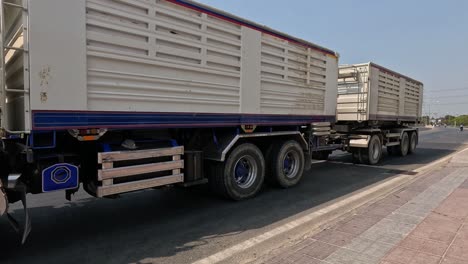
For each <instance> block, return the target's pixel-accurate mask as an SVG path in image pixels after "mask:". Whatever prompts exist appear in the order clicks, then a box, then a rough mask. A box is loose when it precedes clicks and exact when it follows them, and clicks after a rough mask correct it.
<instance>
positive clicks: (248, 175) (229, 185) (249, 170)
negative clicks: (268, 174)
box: [209, 143, 265, 200]
mask: <svg viewBox="0 0 468 264" xmlns="http://www.w3.org/2000/svg"><path fill="white" fill-rule="evenodd" d="M264 178H265V160H264V158H263V154H262V152H261V151H260V149H258V148H257V147H256V146H255V145H253V144H249V143H246V144H242V145H239V146H237V147H236V148H235V149H234V150H233V151H232V152H231V153H230V154H229V156H228V157H227V159H226V161H225V162H224V163H221V162H218V163H215V164H212V165H211V170H210V175H209V180H210V186H211V188H212V189H213V190H214V191H215V192H216V193H218V194H221V195H222V196H224V197H226V198H230V199H233V200H243V199H248V198H251V197H253V196H255V195H256V194H257V193H258V192H259V191H260V189H261V187H262V185H263V181H264Z"/></svg>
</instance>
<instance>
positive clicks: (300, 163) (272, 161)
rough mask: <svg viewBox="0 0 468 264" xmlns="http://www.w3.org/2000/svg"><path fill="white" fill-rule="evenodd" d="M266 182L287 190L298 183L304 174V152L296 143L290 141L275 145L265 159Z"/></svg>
mask: <svg viewBox="0 0 468 264" xmlns="http://www.w3.org/2000/svg"><path fill="white" fill-rule="evenodd" d="M267 164H268V167H269V173H268V175H267V177H268V182H270V183H272V184H274V185H276V186H280V187H281V188H289V187H292V186H294V185H296V184H298V183H299V181H300V180H301V179H302V174H303V173H304V165H305V158H304V152H303V151H302V148H301V146H300V145H299V143H297V141H295V140H290V141H286V142H284V143H282V144H277V145H275V146H274V147H273V148H272V151H271V153H269V155H268V158H267Z"/></svg>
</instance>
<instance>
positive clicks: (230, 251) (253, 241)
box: [193, 175, 411, 264]
mask: <svg viewBox="0 0 468 264" xmlns="http://www.w3.org/2000/svg"><path fill="white" fill-rule="evenodd" d="M408 178H411V176H408V175H403V176H400V177H395V178H393V179H390V180H388V181H386V182H384V183H382V184H380V185H377V186H374V187H372V188H370V189H368V190H366V191H364V192H361V193H358V194H355V195H353V196H351V197H349V198H346V199H344V200H341V201H339V202H336V203H334V204H331V205H329V206H327V207H325V208H322V209H320V210H318V211H315V212H312V213H310V214H308V215H305V216H302V217H301V218H299V219H296V220H294V221H291V222H289V223H286V224H284V225H282V226H279V227H276V228H275V229H273V230H271V231H268V232H266V233H264V234H262V235H259V236H256V237H253V238H250V239H248V240H246V241H244V242H242V243H240V244H237V245H235V246H232V247H230V248H227V249H225V250H223V251H220V252H218V253H215V254H213V255H211V256H209V257H207V258H204V259H200V260H198V261H195V262H193V264H212V263H218V262H220V261H222V260H225V259H227V258H229V257H232V256H234V255H235V254H237V253H240V252H242V251H244V250H246V249H248V248H251V247H253V246H255V245H257V244H259V243H262V242H264V241H266V240H268V239H271V238H273V237H275V236H277V235H280V234H283V233H285V232H287V231H290V230H292V229H294V228H296V227H299V226H301V225H303V224H305V223H307V222H310V221H312V220H314V219H316V218H318V217H320V216H323V215H325V214H327V213H330V212H332V211H335V210H337V209H340V208H342V207H344V206H346V205H349V204H352V203H353V202H355V201H358V200H360V199H362V198H364V197H366V196H368V195H370V194H372V193H376V192H378V191H380V190H382V189H385V188H386V187H387V186H392V185H394V184H396V183H398V182H402V181H405V180H407V179H408Z"/></svg>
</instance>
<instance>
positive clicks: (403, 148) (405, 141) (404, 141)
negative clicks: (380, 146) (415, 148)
mask: <svg viewBox="0 0 468 264" xmlns="http://www.w3.org/2000/svg"><path fill="white" fill-rule="evenodd" d="M409 141H410V139H409V136H408V133H407V132H404V133H403V136H402V137H401V142H400V147H399V148H398V155H400V156H402V157H404V156H406V155H408V150H409V145H410V142H409Z"/></svg>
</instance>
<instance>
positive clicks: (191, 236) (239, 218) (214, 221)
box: [0, 128, 468, 264]
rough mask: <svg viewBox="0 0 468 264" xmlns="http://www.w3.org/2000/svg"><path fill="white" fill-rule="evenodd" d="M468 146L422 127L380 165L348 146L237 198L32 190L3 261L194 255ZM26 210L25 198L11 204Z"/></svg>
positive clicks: (171, 259) (7, 232)
mask: <svg viewBox="0 0 468 264" xmlns="http://www.w3.org/2000/svg"><path fill="white" fill-rule="evenodd" d="M465 147H468V131H465V132H463V133H459V132H458V130H456V129H454V128H435V129H433V130H429V131H423V132H421V136H420V145H419V146H418V150H417V152H416V153H415V154H413V155H410V156H408V157H406V158H399V157H388V156H386V154H384V158H383V161H382V163H381V164H379V165H378V166H371V167H367V166H357V165H353V164H351V157H350V155H349V154H346V153H337V154H335V155H334V156H332V157H331V159H330V161H329V162H325V163H317V164H314V165H313V166H312V169H311V170H310V171H308V172H307V173H306V175H305V177H304V179H303V181H302V182H301V184H300V185H299V186H297V187H295V188H291V189H287V190H281V189H276V188H271V187H268V186H266V187H265V188H264V189H263V191H262V193H261V194H260V195H259V196H258V197H256V198H255V199H251V200H248V201H242V202H231V201H226V200H222V199H219V198H218V197H216V196H215V195H213V194H211V193H210V192H209V191H208V190H206V188H203V187H198V188H194V189H178V188H170V189H162V190H150V191H145V192H139V193H133V194H129V195H125V196H123V197H121V198H119V199H115V200H110V199H95V198H92V197H90V196H88V195H87V194H86V193H84V192H81V191H80V192H79V193H78V194H77V195H75V196H74V197H73V201H72V202H68V201H66V200H65V197H64V194H63V193H62V192H59V193H51V194H41V195H35V196H29V197H28V198H29V204H30V213H31V216H32V224H33V230H32V232H31V235H30V237H29V239H28V241H27V243H26V244H25V245H24V246H20V245H19V237H18V235H17V234H16V233H14V231H12V230H11V228H10V227H9V226H8V223H7V221H6V219H4V218H2V219H0V234H1V236H0V263H48V264H49V263H177V264H180V263H190V262H193V261H196V260H198V259H201V258H204V257H207V256H210V255H212V254H214V253H217V252H219V251H221V250H223V249H225V248H227V247H231V246H233V245H236V244H238V243H240V242H242V241H245V240H247V239H249V238H251V237H254V236H257V235H260V234H262V233H264V232H267V231H269V230H271V229H273V228H275V227H277V226H279V225H282V224H284V223H287V222H288V221H291V220H294V219H295V218H297V217H300V216H301V215H302V214H304V213H305V212H310V211H314V210H318V208H320V206H321V205H323V204H325V203H330V202H333V201H335V200H338V199H340V197H343V196H346V195H347V194H349V193H352V192H355V191H359V190H361V189H363V188H366V186H369V185H371V184H374V183H377V182H379V181H383V180H385V179H387V178H389V177H392V176H395V175H396V174H400V173H412V171H413V170H415V169H417V168H419V167H422V166H424V165H426V164H427V163H430V162H432V161H435V160H437V159H439V158H441V157H443V156H446V155H448V154H450V153H453V152H455V151H457V150H459V149H462V148H465ZM12 211H13V215H14V216H15V217H18V218H21V217H22V215H23V213H22V210H21V209H20V206H19V204H15V205H14V206H13V208H12Z"/></svg>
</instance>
